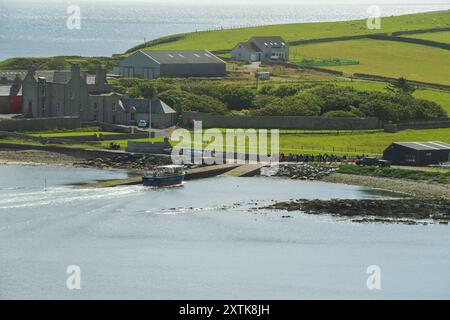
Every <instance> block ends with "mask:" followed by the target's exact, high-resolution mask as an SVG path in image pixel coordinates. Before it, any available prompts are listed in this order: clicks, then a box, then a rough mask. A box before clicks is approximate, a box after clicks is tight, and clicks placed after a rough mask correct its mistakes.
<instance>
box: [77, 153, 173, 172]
mask: <svg viewBox="0 0 450 320" xmlns="http://www.w3.org/2000/svg"><path fill="white" fill-rule="evenodd" d="M171 163H172V161H171V159H170V158H169V157H160V156H152V155H131V154H126V155H119V156H115V157H111V158H95V159H86V160H83V161H80V162H75V163H74V165H75V166H78V167H89V168H99V169H127V170H133V171H145V170H149V169H152V168H154V167H157V166H163V165H169V164H171Z"/></svg>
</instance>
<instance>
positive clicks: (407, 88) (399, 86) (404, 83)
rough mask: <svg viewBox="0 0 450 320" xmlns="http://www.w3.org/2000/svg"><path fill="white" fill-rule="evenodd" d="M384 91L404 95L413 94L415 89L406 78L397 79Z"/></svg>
mask: <svg viewBox="0 0 450 320" xmlns="http://www.w3.org/2000/svg"><path fill="white" fill-rule="evenodd" d="M386 90H388V91H390V92H393V93H396V94H397V93H404V94H410V95H411V94H413V93H414V91H416V88H415V87H414V86H412V85H411V84H410V83H409V82H408V80H406V78H403V77H401V78H398V79H397V80H396V81H394V82H392V83H391V84H389V85H388V86H387V87H386Z"/></svg>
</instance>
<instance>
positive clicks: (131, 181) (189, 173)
mask: <svg viewBox="0 0 450 320" xmlns="http://www.w3.org/2000/svg"><path fill="white" fill-rule="evenodd" d="M239 166H240V165H238V164H223V165H216V166H208V167H202V168H195V169H188V170H186V176H185V180H196V179H204V178H210V177H215V176H219V175H221V174H224V173H226V172H228V171H230V170H233V169H236V168H238V167H239ZM141 183H142V176H136V177H130V178H128V179H114V180H103V181H97V182H92V183H86V184H82V185H80V187H82V188H111V187H119V186H130V185H138V184H141Z"/></svg>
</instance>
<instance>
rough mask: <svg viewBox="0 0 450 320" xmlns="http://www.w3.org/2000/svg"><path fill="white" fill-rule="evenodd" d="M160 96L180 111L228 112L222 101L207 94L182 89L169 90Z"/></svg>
mask: <svg viewBox="0 0 450 320" xmlns="http://www.w3.org/2000/svg"><path fill="white" fill-rule="evenodd" d="M159 97H160V98H161V100H163V101H164V102H165V103H167V104H168V105H169V106H170V107H172V108H173V109H174V110H175V111H177V112H178V113H182V112H183V111H198V112H205V113H216V114H225V113H227V112H228V109H227V107H226V106H225V105H224V104H223V102H222V101H220V100H218V99H215V98H213V97H209V96H206V95H196V94H193V93H189V92H186V91H182V90H168V91H165V92H163V93H161V94H160V95H159Z"/></svg>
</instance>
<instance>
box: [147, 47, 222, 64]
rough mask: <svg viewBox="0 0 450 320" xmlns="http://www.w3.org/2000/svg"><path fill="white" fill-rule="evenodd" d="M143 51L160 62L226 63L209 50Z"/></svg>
mask: <svg viewBox="0 0 450 320" xmlns="http://www.w3.org/2000/svg"><path fill="white" fill-rule="evenodd" d="M142 52H143V53H144V54H145V55H147V56H149V57H150V58H152V59H153V60H155V61H157V62H158V63H160V64H186V63H188V64H199V63H225V62H224V61H222V60H221V59H219V58H218V57H216V56H215V55H213V54H212V53H211V52H209V51H207V50H176V51H172V50H166V51H152V50H142Z"/></svg>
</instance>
